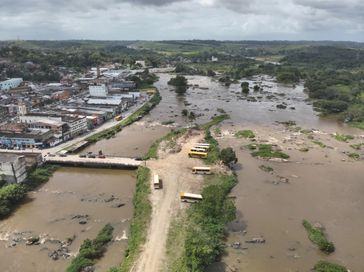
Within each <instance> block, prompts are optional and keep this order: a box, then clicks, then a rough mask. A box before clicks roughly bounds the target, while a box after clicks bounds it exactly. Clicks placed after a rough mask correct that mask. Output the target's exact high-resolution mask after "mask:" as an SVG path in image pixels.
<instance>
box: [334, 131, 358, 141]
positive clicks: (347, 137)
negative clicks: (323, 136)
mask: <svg viewBox="0 0 364 272" xmlns="http://www.w3.org/2000/svg"><path fill="white" fill-rule="evenodd" d="M335 139H336V140H338V141H340V142H348V141H349V140H353V139H354V136H352V135H347V134H339V133H336V135H335Z"/></svg>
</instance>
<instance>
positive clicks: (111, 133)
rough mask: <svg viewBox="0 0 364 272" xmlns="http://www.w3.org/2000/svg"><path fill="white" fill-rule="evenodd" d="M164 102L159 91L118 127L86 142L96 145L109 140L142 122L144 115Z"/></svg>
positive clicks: (101, 132)
mask: <svg viewBox="0 0 364 272" xmlns="http://www.w3.org/2000/svg"><path fill="white" fill-rule="evenodd" d="M161 100H162V97H161V96H160V94H159V92H158V91H157V92H156V93H155V94H154V95H153V97H152V98H151V99H150V100H149V101H148V102H146V103H145V104H144V105H143V106H142V107H141V108H140V109H138V110H137V111H136V112H134V113H133V114H131V115H130V116H128V117H127V118H125V119H123V120H122V121H120V122H119V123H118V124H117V125H115V126H113V127H111V128H108V129H105V130H103V131H100V132H98V133H95V134H93V135H91V136H89V137H87V138H86V141H88V142H91V143H95V142H98V141H100V140H102V139H109V138H111V137H112V136H114V135H115V134H116V133H117V132H119V131H121V130H122V128H123V127H126V126H129V125H131V124H132V123H134V122H136V121H138V120H140V119H141V118H142V117H143V116H144V115H146V114H148V113H149V112H150V111H151V110H152V109H153V108H154V107H155V106H156V105H158V104H159V102H160V101H161Z"/></svg>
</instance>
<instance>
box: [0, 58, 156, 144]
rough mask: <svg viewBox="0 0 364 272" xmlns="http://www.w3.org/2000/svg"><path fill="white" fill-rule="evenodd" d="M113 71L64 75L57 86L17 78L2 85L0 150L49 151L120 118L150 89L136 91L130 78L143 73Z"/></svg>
mask: <svg viewBox="0 0 364 272" xmlns="http://www.w3.org/2000/svg"><path fill="white" fill-rule="evenodd" d="M141 63H143V64H144V62H142V61H141ZM144 65H145V64H144ZM114 67H115V65H110V66H109V67H96V68H91V70H90V71H89V73H87V74H85V75H82V77H74V75H72V74H67V75H65V77H64V78H62V79H61V81H60V82H57V83H48V84H34V83H32V82H24V81H23V80H22V79H21V78H11V79H8V80H5V81H3V82H0V90H1V100H0V111H1V121H0V122H1V123H0V148H2V149H16V150H21V149H26V148H36V149H44V148H49V147H53V146H56V145H58V144H60V143H64V142H66V141H69V140H71V139H74V138H75V137H77V136H79V135H84V134H87V133H88V132H90V131H92V130H94V129H95V128H97V127H99V126H101V125H102V124H104V123H105V122H110V121H112V120H115V121H120V120H122V118H123V116H125V114H127V113H128V112H130V110H132V109H136V108H137V107H138V105H142V104H143V103H145V102H146V101H147V100H148V99H149V97H150V96H151V95H152V94H153V93H154V90H153V89H149V90H148V89H147V90H144V91H140V90H139V89H136V84H135V82H134V81H130V80H128V77H130V76H132V75H137V74H139V73H143V72H144V70H115V68H114Z"/></svg>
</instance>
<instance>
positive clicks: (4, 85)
mask: <svg viewBox="0 0 364 272" xmlns="http://www.w3.org/2000/svg"><path fill="white" fill-rule="evenodd" d="M22 82H23V79H22V78H11V79H8V80H5V81H2V82H0V91H7V90H10V89H12V88H16V87H19V85H20V84H22Z"/></svg>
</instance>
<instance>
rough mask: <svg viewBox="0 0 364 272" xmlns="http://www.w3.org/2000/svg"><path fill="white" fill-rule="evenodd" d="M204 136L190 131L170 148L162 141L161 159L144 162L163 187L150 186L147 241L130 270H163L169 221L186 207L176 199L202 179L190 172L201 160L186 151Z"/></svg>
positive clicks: (200, 182) (197, 189)
mask: <svg viewBox="0 0 364 272" xmlns="http://www.w3.org/2000/svg"><path fill="white" fill-rule="evenodd" d="M203 136H204V135H203V133H202V132H199V131H194V132H191V133H189V134H187V135H186V136H184V137H182V138H180V139H179V140H178V141H177V144H173V146H174V148H173V150H171V149H170V148H169V147H168V144H164V145H163V144H162V148H161V149H162V150H160V151H159V158H160V159H158V160H151V161H148V162H147V167H149V168H150V169H151V170H152V174H158V175H159V177H160V178H161V179H162V184H163V189H160V190H155V189H153V188H152V193H151V202H152V207H153V211H152V219H151V223H150V228H149V232H148V236H147V242H146V243H145V245H144V247H143V251H142V253H141V255H140V257H139V259H138V260H137V262H136V264H135V265H134V267H133V268H132V271H134V272H145V271H148V272H157V271H158V272H159V271H160V270H161V269H162V267H163V263H164V260H165V248H166V241H167V236H168V229H169V226H170V223H171V221H172V219H173V218H174V216H176V214H177V213H178V210H179V209H183V207H185V205H184V204H181V202H180V200H179V193H180V192H192V193H196V192H199V191H200V188H201V185H202V182H203V177H202V176H197V175H193V174H192V172H191V168H192V167H193V166H199V165H202V162H201V160H199V159H192V158H189V157H188V150H189V149H190V148H191V147H192V146H193V144H194V143H197V142H199V141H201V140H202V139H203ZM176 146H177V147H176ZM176 152H177V153H176Z"/></svg>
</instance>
